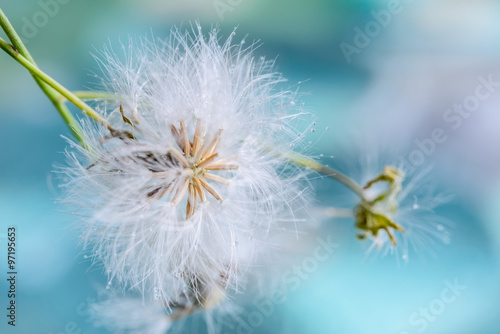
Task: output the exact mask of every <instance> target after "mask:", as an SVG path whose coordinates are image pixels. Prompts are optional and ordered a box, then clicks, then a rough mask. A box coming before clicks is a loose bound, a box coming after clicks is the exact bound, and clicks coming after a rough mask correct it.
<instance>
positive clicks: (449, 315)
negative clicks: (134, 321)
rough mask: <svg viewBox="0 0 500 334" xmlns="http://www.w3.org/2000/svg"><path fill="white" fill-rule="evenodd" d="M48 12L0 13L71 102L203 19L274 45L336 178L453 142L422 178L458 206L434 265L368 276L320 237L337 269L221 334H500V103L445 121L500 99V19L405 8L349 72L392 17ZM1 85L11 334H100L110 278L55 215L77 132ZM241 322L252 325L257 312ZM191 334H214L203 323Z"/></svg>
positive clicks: (28, 88)
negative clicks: (489, 88)
mask: <svg viewBox="0 0 500 334" xmlns="http://www.w3.org/2000/svg"><path fill="white" fill-rule="evenodd" d="M54 1H57V0H42V1H40V2H39V1H37V0H23V1H13V0H1V3H0V6H1V8H2V9H3V10H4V12H5V13H6V14H7V15H8V16H9V17H10V19H11V21H12V23H13V24H14V26H15V27H16V28H18V30H19V32H20V33H21V35H23V36H24V40H25V42H27V46H28V48H29V49H30V50H31V53H32V55H33V56H34V57H35V59H36V60H37V62H38V65H39V66H40V67H41V68H43V69H44V70H45V71H46V72H47V73H49V74H51V75H52V76H53V77H55V78H57V80H59V81H60V82H61V83H63V84H64V85H66V86H67V87H69V88H70V89H74V90H77V89H83V88H85V87H90V88H92V87H94V86H93V85H94V83H95V82H96V81H95V78H93V77H91V76H90V75H89V73H91V72H92V71H98V67H97V65H96V63H95V61H94V60H93V58H92V56H91V55H90V51H92V50H95V49H101V48H102V46H103V45H104V44H106V43H109V42H111V43H112V44H113V45H117V44H118V43H117V42H118V41H119V40H120V39H121V40H124V41H125V40H127V38H128V36H129V35H140V36H144V35H148V34H149V35H151V34H153V35H154V36H156V37H165V36H167V35H168V32H169V29H170V28H171V27H172V25H174V24H175V25H181V26H184V27H189V25H190V22H193V21H194V20H196V19H199V20H200V22H201V23H202V25H203V26H204V27H205V28H206V29H208V28H210V27H211V25H212V24H214V23H218V24H219V26H220V28H221V30H222V33H223V35H225V36H227V35H228V34H229V33H230V32H231V31H232V29H233V28H234V27H235V26H238V30H237V37H239V38H243V37H245V36H246V35H248V37H247V40H257V39H258V40H260V42H261V43H262V44H263V45H262V46H261V47H260V48H259V49H258V50H257V53H258V54H259V55H265V56H267V57H270V58H275V57H277V65H278V66H279V68H278V69H279V71H281V72H282V73H284V75H285V76H286V77H287V78H288V79H289V85H290V86H294V85H296V84H298V83H299V82H301V83H300V85H299V86H300V90H301V91H302V92H305V93H308V94H307V95H305V96H304V97H303V101H304V102H305V105H306V106H305V108H306V110H308V111H311V112H314V113H315V114H316V115H317V126H316V129H317V131H316V132H315V133H314V134H311V135H310V136H309V139H308V140H310V141H311V142H313V143H314V142H316V141H317V143H316V144H315V146H314V147H315V148H314V150H313V152H312V153H313V154H317V155H318V156H320V154H323V159H324V162H325V163H328V164H330V165H332V166H348V165H349V164H352V165H353V166H354V167H353V169H354V168H355V166H356V163H357V161H358V160H359V159H360V158H361V159H362V158H363V155H364V154H366V153H368V152H369V151H372V150H374V149H376V150H379V151H380V152H381V154H383V155H385V156H389V157H391V158H392V159H393V160H394V164H397V163H398V161H399V158H400V156H404V157H408V155H409V154H410V153H411V152H412V151H413V150H415V149H416V148H417V146H416V144H415V142H414V141H415V140H423V139H424V138H429V137H430V133H431V131H432V130H433V129H435V128H443V129H444V130H445V132H446V134H447V140H446V141H445V142H444V143H442V144H438V145H436V150H435V152H434V153H433V154H431V155H430V156H428V157H426V159H425V163H424V165H422V166H420V167H418V168H426V167H427V166H430V165H433V166H434V169H433V174H432V175H433V179H434V181H433V182H435V183H436V184H437V186H438V188H439V189H440V190H444V191H448V192H450V193H453V194H455V200H454V201H453V202H452V203H451V204H449V205H446V206H445V207H443V208H442V209H440V210H439V211H438V212H437V213H438V214H440V215H444V216H447V217H448V218H449V219H450V220H451V221H453V222H454V225H453V228H452V234H451V242H450V243H449V244H448V245H445V246H443V247H440V248H438V249H436V250H434V252H433V253H434V254H435V255H434V256H428V255H426V254H429V253H432V252H427V250H426V249H425V248H426V246H425V245H424V247H422V248H423V249H420V250H419V254H421V255H422V256H412V257H411V258H410V261H409V263H407V264H404V263H402V262H404V261H397V259H394V258H391V257H386V258H383V259H375V260H373V259H370V260H366V259H365V253H364V251H365V249H366V246H367V245H366V244H364V243H361V242H358V241H356V240H355V238H354V232H355V231H354V229H353V227H352V222H351V221H349V220H346V219H343V220H331V219H330V220H326V221H325V222H324V227H323V228H322V231H321V232H320V234H322V235H323V236H326V235H331V237H332V239H333V240H334V241H335V242H336V243H337V244H338V245H339V247H338V248H337V249H336V250H335V253H334V254H333V255H332V256H331V257H330V258H329V259H328V260H327V261H325V262H321V263H320V265H319V266H318V268H317V269H315V270H314V271H313V272H312V273H311V274H309V275H308V277H307V278H306V279H303V280H301V282H300V287H299V288H298V289H296V290H295V291H289V293H288V294H287V295H286V302H285V303H283V304H280V305H275V310H274V311H273V312H272V314H270V315H269V316H265V317H264V318H263V321H262V324H259V326H254V327H250V328H248V327H247V328H245V329H242V328H241V327H242V326H241V324H240V323H239V322H238V320H230V319H229V320H227V322H228V323H227V326H226V328H225V332H226V333H290V334H292V333H360V334H364V333H369V334H378V333H381V334H392V333H393V334H403V333H421V332H424V333H428V334H431V333H438V334H447V333H452V334H470V333H480V334H496V333H499V332H500V284H499V282H500V271H499V265H500V224H499V222H500V190H499V186H500V93H499V92H498V91H500V89H498V88H499V87H496V88H497V89H496V90H495V91H494V92H493V93H492V94H491V96H490V97H489V98H488V99H486V100H484V101H481V103H480V106H479V108H478V109H477V110H476V111H474V112H472V113H471V115H470V117H468V118H466V119H463V122H462V123H461V124H460V126H458V127H457V128H456V129H452V128H451V127H450V123H446V122H445V121H444V120H443V115H444V114H445V113H446V110H447V109H449V108H452V107H453V105H454V104H456V103H463V102H464V100H465V99H466V98H467V97H469V96H471V95H473V94H474V92H475V89H476V87H477V86H478V84H479V81H478V77H480V76H482V77H483V78H488V77H489V76H492V79H493V80H494V81H495V80H498V81H500V42H498V41H499V38H498V36H500V20H498V15H499V14H500V4H499V2H498V1H493V0H490V1H488V0H428V1H418V2H417V1H409V0H401V2H400V7H397V8H398V9H399V13H398V14H394V15H392V16H391V18H390V22H387V24H386V26H385V27H383V28H381V29H380V31H376V30H374V32H373V34H372V35H373V37H372V38H370V40H369V41H368V42H367V41H365V42H366V44H367V45H366V46H364V45H363V47H360V48H358V51H357V53H353V54H351V56H350V57H349V58H350V59H347V58H346V57H345V55H344V53H343V52H342V50H341V47H340V45H341V43H343V42H344V43H348V44H350V45H352V46H355V42H354V39H355V35H356V31H355V28H356V27H359V28H360V29H363V30H364V29H365V26H366V25H367V24H370V22H372V21H373V20H374V16H373V13H372V11H373V10H374V11H375V12H377V13H379V12H380V11H381V10H387V9H388V8H389V7H390V6H391V5H390V3H393V1H389V2H386V1H360V0H358V1H355V0H336V1H331V0H318V1H305V0H302V1H300V0H273V1H270V0H217V1H215V0H186V1H174V0H141V1H139V0H105V1H103V0H59V1H58V2H57V3H58V4H59V5H58V6H57V7H54V6H49V7H47V6H44V5H43V4H49V3H51V4H53V3H54ZM44 13H46V14H44ZM47 13H48V14H50V15H48V14H47ZM45 18H46V20H45ZM34 23H35V24H37V25H38V26H37V25H33V26H31V25H32V24H34ZM349 60H350V61H349ZM0 79H1V80H0V142H1V143H2V145H1V151H0V152H1V153H0V247H1V248H2V249H1V250H0V253H1V254H6V250H5V248H6V245H5V241H6V239H5V234H6V230H7V226H8V225H16V226H17V227H18V252H19V253H18V263H19V267H18V270H19V275H18V290H19V295H18V299H17V303H18V313H17V316H18V318H17V324H18V326H16V328H15V329H12V328H10V327H7V326H6V319H5V315H4V313H5V307H6V290H7V286H6V284H5V283H6V280H5V278H4V277H5V276H6V274H5V272H6V269H5V258H6V256H5V255H2V257H1V259H2V260H1V264H0V268H1V270H2V271H1V274H0V277H1V279H0V296H1V297H0V304H1V305H0V309H2V310H4V311H2V312H1V313H2V314H1V319H3V320H1V322H0V332H1V333H47V334H48V333H53V334H56V333H57V334H60V333H67V334H70V333H105V331H104V330H97V329H95V328H93V326H92V325H91V324H90V323H89V321H88V319H87V316H86V314H85V309H86V307H87V305H89V303H91V302H92V300H93V299H95V298H96V297H97V292H96V288H97V287H99V286H103V285H105V282H106V278H105V277H104V276H103V275H102V274H101V272H100V271H99V270H96V269H89V263H88V261H87V260H86V259H85V258H84V256H83V254H81V253H80V247H79V246H78V245H77V243H78V239H77V236H76V235H75V233H74V231H73V230H72V228H71V227H70V226H71V223H72V222H73V220H74V218H73V217H71V216H70V215H67V214H65V213H63V212H62V211H63V209H62V208H61V207H60V206H59V205H57V204H56V203H55V200H56V198H57V193H58V191H57V183H56V182H53V181H52V176H51V175H52V174H51V170H52V169H53V167H52V166H53V164H54V163H55V162H62V161H63V158H62V154H61V152H62V151H63V150H64V147H65V143H64V140H63V139H62V138H61V137H60V134H66V135H67V134H68V131H67V129H66V128H65V125H64V124H63V122H62V121H61V120H60V119H59V116H58V115H57V113H56V112H55V110H54V109H53V108H52V107H51V105H50V103H49V102H48V100H47V99H46V98H45V96H43V94H42V93H41V92H40V91H39V89H38V87H37V86H36V85H35V84H34V82H33V80H32V79H31V78H30V76H29V75H28V74H27V72H26V71H25V70H24V69H22V68H21V67H20V66H18V65H17V64H16V63H15V62H14V61H13V60H11V59H10V58H9V57H8V56H6V55H4V54H0ZM327 127H328V128H329V130H326V128H327ZM377 138H378V139H377ZM374 143H375V144H374ZM395 143H396V144H397V145H395ZM395 146H397V149H398V151H394V147H395ZM392 152H399V153H392ZM330 156H334V158H330ZM347 171H348V172H349V169H348V170H347ZM319 189H320V194H319V195H318V202H321V203H324V204H325V205H329V206H335V205H336V204H337V203H336V200H335V199H336V198H338V196H339V192H340V191H341V190H342V189H341V188H340V187H338V186H336V185H335V184H334V183H333V182H330V181H328V182H322V183H321V186H320V187H319ZM340 194H342V193H340ZM313 246H314V245H313ZM429 247H430V246H429ZM312 249H313V248H311V250H310V251H311V252H312ZM306 256H307V252H306ZM303 261H304V260H303V259H297V262H298V263H299V264H300V263H301V262H303ZM446 281H449V282H454V281H458V282H459V283H460V285H463V286H466V289H465V290H464V291H462V292H461V293H460V295H459V296H458V297H457V298H456V300H455V301H454V302H452V303H449V304H446V305H445V308H444V309H442V310H438V311H439V312H437V313H439V314H434V315H432V314H431V315H430V316H429V317H428V318H427V320H424V321H423V320H422V319H425V318H424V317H423V316H420V315H418V314H419V312H423V310H424V308H428V307H429V306H434V307H436V305H438V304H439V302H436V300H439V299H440V298H441V293H442V291H443V289H445V288H446V286H447V285H446ZM436 303H437V304H436ZM246 311H247V313H246V314H247V315H248V314H251V312H255V311H258V307H256V306H255V305H252V304H251V303H249V304H248V305H247V307H246ZM415 313H416V314H417V316H416V317H415V315H414V314H415ZM412 316H413V317H414V318H413V321H415V320H417V321H418V320H420V322H418V325H417V324H415V323H414V322H412V320H411V318H412ZM422 321H423V323H424V324H425V328H424V325H423V324H422ZM193 328H194V329H193ZM192 331H193V332H196V333H203V332H204V331H205V329H204V327H203V325H202V324H201V323H200V324H195V325H194V326H192Z"/></svg>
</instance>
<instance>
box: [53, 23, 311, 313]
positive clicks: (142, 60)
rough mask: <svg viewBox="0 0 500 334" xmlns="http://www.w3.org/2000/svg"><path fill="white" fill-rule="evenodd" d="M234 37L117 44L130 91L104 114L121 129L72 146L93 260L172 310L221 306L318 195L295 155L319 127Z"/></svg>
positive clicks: (121, 91)
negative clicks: (274, 236)
mask: <svg viewBox="0 0 500 334" xmlns="http://www.w3.org/2000/svg"><path fill="white" fill-rule="evenodd" d="M233 36H234V33H233V34H231V37H230V38H229V39H228V40H226V41H225V42H224V43H222V44H220V43H219V39H218V37H217V32H216V31H215V30H213V31H212V32H210V34H208V36H207V37H205V36H204V35H203V34H202V32H201V29H200V27H199V26H198V30H197V31H196V32H195V33H194V34H189V33H181V32H180V31H178V30H175V31H173V32H172V37H171V38H170V40H168V41H166V42H164V43H147V42H142V43H140V45H139V46H138V47H131V48H130V50H128V51H126V52H125V54H126V60H125V61H119V60H118V57H116V56H115V55H114V54H112V53H110V52H106V53H104V59H103V60H102V61H101V64H102V68H103V70H104V73H105V79H104V80H103V81H104V88H105V89H106V91H108V92H110V93H112V94H114V95H116V98H115V99H114V100H106V101H100V102H99V103H97V106H96V109H97V110H98V111H99V112H100V113H101V114H102V115H103V116H104V117H106V118H107V119H108V121H109V123H110V124H111V125H112V131H109V130H108V129H106V128H104V127H100V126H96V125H94V124H89V123H85V122H84V123H83V134H82V136H83V137H84V138H85V141H86V144H87V145H88V146H89V147H90V149H89V150H85V149H83V148H75V149H72V150H69V151H68V152H67V153H66V155H67V157H68V160H69V164H70V166H69V167H67V168H64V169H63V170H62V172H63V173H64V184H63V187H64V188H65V189H66V197H65V200H66V202H68V203H69V204H71V205H73V206H76V207H77V208H80V209H81V210H82V211H83V212H82V215H83V216H84V217H86V218H85V219H84V224H83V225H82V237H83V240H84V243H85V245H86V246H87V247H90V248H91V251H92V253H91V254H92V257H93V260H94V261H95V262H96V263H102V264H103V265H104V268H105V270H106V272H107V273H108V275H109V280H110V284H111V283H117V284H119V285H120V286H123V287H128V288H134V289H138V290H139V291H141V292H142V293H143V294H144V295H146V296H153V295H154V296H155V298H156V299H157V300H160V301H162V302H163V303H164V305H165V306H166V307H167V308H172V307H181V308H186V307H192V306H193V304H198V305H201V306H204V307H208V306H210V305H211V304H213V303H215V302H217V301H218V300H220V298H221V296H222V295H223V294H224V292H225V290H227V289H228V288H238V286H239V284H240V283H241V282H243V281H244V279H245V277H246V274H247V273H248V271H249V269H251V268H253V266H254V265H256V261H257V260H256V259H258V256H259V255H262V254H266V252H269V249H270V248H269V242H268V235H269V234H270V233H272V232H273V231H279V233H286V232H287V231H290V230H292V231H295V228H296V226H295V225H296V224H295V223H296V221H297V218H296V217H295V213H296V211H297V210H299V209H302V208H303V207H304V204H305V203H307V193H308V192H307V191H306V190H307V187H306V186H305V185H304V184H303V183H302V182H301V180H302V179H304V177H305V174H306V172H305V171H304V170H303V169H300V168H298V167H293V166H290V165H289V164H288V163H287V161H286V160H285V158H283V157H282V156H281V152H283V151H285V150H287V149H289V148H290V146H294V147H296V148H297V147H300V146H301V145H300V138H302V136H301V133H300V131H303V130H304V131H305V129H306V128H307V126H308V124H305V126H304V127H303V128H302V129H301V128H299V127H300V126H301V125H302V124H303V121H304V120H303V117H302V115H303V113H302V112H293V111H292V109H293V108H294V106H295V105H296V104H295V103H294V102H293V99H294V98H295V94H294V93H293V92H290V91H280V90H277V89H276V85H277V84H278V83H280V82H282V81H284V80H283V78H282V77H281V76H280V75H279V74H277V73H275V72H274V71H273V62H272V61H266V60H264V59H262V58H259V59H256V58H255V57H254V55H253V47H249V48H246V49H244V48H243V43H241V44H238V45H234V44H232V38H233ZM74 146H75V147H76V145H74ZM275 246H276V245H273V247H275Z"/></svg>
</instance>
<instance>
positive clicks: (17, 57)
mask: <svg viewBox="0 0 500 334" xmlns="http://www.w3.org/2000/svg"><path fill="white" fill-rule="evenodd" d="M0 48H1V49H2V50H4V51H5V52H6V53H7V54H8V55H10V56H11V57H12V58H14V59H15V60H16V61H17V62H18V63H19V64H21V65H22V66H23V67H25V68H26V69H27V70H28V71H30V72H31V73H32V74H33V75H34V76H36V77H38V78H39V79H41V80H43V81H44V82H45V83H47V84H48V85H49V86H50V87H52V88H53V89H55V90H56V91H57V92H59V93H60V94H61V95H62V96H64V97H65V98H66V99H68V101H70V102H71V103H73V104H74V105H75V106H76V107H78V108H79V109H81V110H82V111H83V113H85V114H87V115H88V116H89V117H90V118H92V119H93V120H94V121H96V122H98V123H101V124H103V125H104V126H106V127H107V128H108V129H110V130H114V129H113V127H112V126H111V125H110V124H109V122H108V121H107V120H106V119H105V118H103V117H102V116H101V115H99V114H98V113H97V112H96V111H95V110H94V109H92V108H91V107H90V106H89V105H88V104H86V103H85V102H83V101H82V100H81V99H79V98H78V97H77V96H75V95H74V94H73V93H72V92H70V91H69V90H68V89H67V88H66V87H64V86H63V85H61V84H60V83H58V82H57V81H56V80H54V79H53V78H51V77H50V76H49V75H47V74H45V73H44V72H42V71H41V70H40V69H39V68H38V67H36V65H33V64H32V63H31V62H30V61H29V60H28V59H26V58H25V57H24V56H23V55H21V54H20V53H19V51H18V50H16V49H15V48H14V47H13V46H12V45H10V44H9V43H7V42H6V41H4V40H3V39H1V38H0Z"/></svg>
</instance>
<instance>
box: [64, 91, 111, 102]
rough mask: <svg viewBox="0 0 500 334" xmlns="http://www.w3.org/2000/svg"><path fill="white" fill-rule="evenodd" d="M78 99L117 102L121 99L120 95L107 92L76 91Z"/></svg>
mask: <svg viewBox="0 0 500 334" xmlns="http://www.w3.org/2000/svg"><path fill="white" fill-rule="evenodd" d="M73 94H75V96H76V97H78V98H80V99H82V100H92V99H102V100H117V99H119V98H120V97H119V96H118V95H114V94H110V93H107V92H93V91H86V90H81V91H74V92H73Z"/></svg>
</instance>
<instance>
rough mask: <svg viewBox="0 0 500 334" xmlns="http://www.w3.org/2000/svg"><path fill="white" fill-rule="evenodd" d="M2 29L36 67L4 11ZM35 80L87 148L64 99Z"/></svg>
mask: <svg viewBox="0 0 500 334" xmlns="http://www.w3.org/2000/svg"><path fill="white" fill-rule="evenodd" d="M0 27H2V29H3V30H4V31H5V34H6V35H7V37H8V38H9V40H10V42H11V43H12V45H13V46H14V48H15V49H16V50H17V51H18V52H19V53H20V54H21V55H22V56H24V57H25V58H26V59H27V60H28V61H30V62H31V63H32V64H33V65H34V66H36V63H35V61H34V59H33V57H32V56H31V54H30V53H29V52H28V49H27V48H26V46H25V45H24V43H23V41H22V40H21V38H20V37H19V35H18V34H17V32H16V30H15V29H14V27H13V26H12V24H11V23H10V21H9V19H8V18H7V16H5V14H4V12H3V11H2V9H0ZM33 78H34V79H35V81H36V83H37V84H38V86H40V89H41V90H42V91H43V92H44V93H45V95H46V96H47V97H48V98H49V100H50V101H51V102H52V104H53V105H54V107H55V108H56V109H57V111H58V112H59V114H60V115H61V117H62V118H63V120H64V122H65V123H66V124H67V125H68V127H69V129H70V130H71V132H72V133H73V135H74V136H75V138H76V139H77V140H78V141H79V142H80V144H82V145H84V146H85V143H84V140H83V138H82V136H81V127H80V124H79V123H78V122H77V120H76V119H75V118H74V117H73V115H72V114H71V112H70V111H69V109H68V108H67V107H66V104H65V103H64V100H63V97H62V96H61V95H60V94H59V93H57V92H56V91H55V90H54V89H52V88H51V87H50V86H48V85H47V84H46V83H45V82H43V81H42V80H41V79H40V78H38V77H37V76H35V75H34V76H33Z"/></svg>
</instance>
